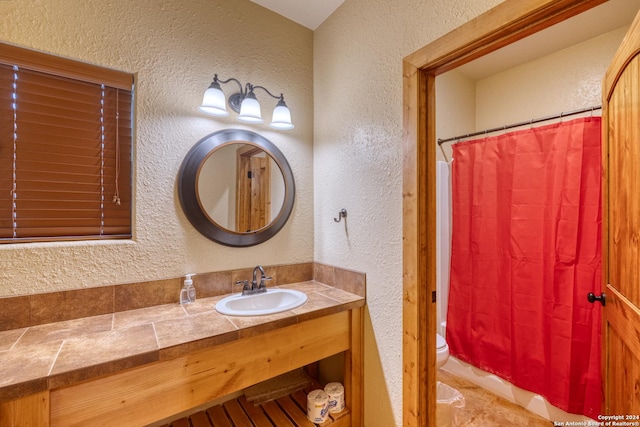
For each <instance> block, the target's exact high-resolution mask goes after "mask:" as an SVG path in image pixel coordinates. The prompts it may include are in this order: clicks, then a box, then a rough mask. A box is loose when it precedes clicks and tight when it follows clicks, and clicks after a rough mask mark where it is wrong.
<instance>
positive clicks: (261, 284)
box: [260, 276, 272, 288]
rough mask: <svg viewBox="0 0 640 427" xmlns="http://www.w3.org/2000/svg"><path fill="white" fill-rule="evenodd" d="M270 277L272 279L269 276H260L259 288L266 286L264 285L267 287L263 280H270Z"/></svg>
mask: <svg viewBox="0 0 640 427" xmlns="http://www.w3.org/2000/svg"><path fill="white" fill-rule="evenodd" d="M271 279H272V278H271V277H267V276H262V278H261V279H260V287H261V288H266V287H267V285H265V284H264V282H265V281H266V280H271Z"/></svg>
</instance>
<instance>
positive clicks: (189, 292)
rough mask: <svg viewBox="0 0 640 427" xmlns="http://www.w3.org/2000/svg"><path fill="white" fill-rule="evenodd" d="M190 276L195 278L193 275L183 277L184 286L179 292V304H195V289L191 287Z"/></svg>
mask: <svg viewBox="0 0 640 427" xmlns="http://www.w3.org/2000/svg"><path fill="white" fill-rule="evenodd" d="M191 276H195V274H185V275H184V284H183V285H182V289H181V290H180V304H191V303H192V302H196V288H194V287H193V280H191Z"/></svg>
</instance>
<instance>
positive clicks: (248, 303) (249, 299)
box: [216, 289, 307, 316]
mask: <svg viewBox="0 0 640 427" xmlns="http://www.w3.org/2000/svg"><path fill="white" fill-rule="evenodd" d="M306 301H307V295H306V294H305V293H304V292H300V291H296V290H293V289H267V292H263V293H260V294H253V295H245V296H243V295H242V294H234V295H230V296H228V297H225V298H223V299H221V300H220V301H218V303H217V304H216V310H217V311H218V312H219V313H222V314H226V315H228V316H262V315H265V314H274V313H280V312H282V311H287V310H291V309H293V308H296V307H299V306H301V305H302V304H304V303H305V302H306Z"/></svg>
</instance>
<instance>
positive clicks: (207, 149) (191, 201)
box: [178, 129, 296, 247]
mask: <svg viewBox="0 0 640 427" xmlns="http://www.w3.org/2000/svg"><path fill="white" fill-rule="evenodd" d="M233 143H248V144H251V145H255V146H257V147H260V148H261V149H262V150H264V151H265V152H266V153H267V154H268V155H270V156H271V158H272V159H273V160H274V161H275V162H276V164H277V165H278V167H279V168H280V171H281V172H282V176H283V179H284V187H285V189H284V201H283V203H282V208H281V209H280V212H279V213H278V215H277V216H276V217H275V219H274V220H273V221H271V223H269V225H267V226H266V227H263V228H261V229H259V230H255V231H252V232H249V233H240V232H237V231H232V230H228V229H226V228H223V227H221V226H220V225H218V224H217V223H216V222H215V221H213V219H211V217H210V216H209V215H208V214H207V212H206V211H205V210H204V209H203V207H202V204H201V203H200V198H199V197H198V177H199V175H200V170H201V169H202V166H203V164H204V162H205V161H206V160H207V159H208V158H209V157H210V156H211V155H213V153H214V152H215V150H216V149H218V148H221V147H223V146H226V145H229V144H233ZM295 191H296V190H295V181H294V179H293V172H292V171H291V167H290V166H289V163H288V162H287V159H286V158H285V157H284V155H283V154H282V152H281V151H280V150H279V149H278V148H277V147H276V146H275V145H274V144H273V143H272V142H271V141H269V140H268V139H267V138H265V137H263V136H262V135H259V134H257V133H255V132H251V131H248V130H243V129H224V130H221V131H218V132H214V133H212V134H209V135H207V136H205V137H204V138H202V139H201V140H199V141H198V142H197V143H196V144H195V145H194V146H193V147H192V148H191V149H190V150H189V152H188V153H187V155H186V156H185V158H184V160H183V161H182V165H180V171H179V172H178V196H179V198H180V204H181V205H182V211H183V212H184V214H185V215H186V217H187V219H188V220H189V222H190V223H191V225H193V226H194V227H195V229H196V230H198V232H200V234H202V235H203V236H205V237H207V238H208V239H210V240H213V241H214V242H217V243H220V244H222V245H226V246H232V247H246V246H254V245H257V244H260V243H263V242H265V241H267V240H269V239H270V238H272V237H273V236H275V235H276V233H278V231H280V230H281V229H282V227H283V226H284V225H285V224H286V222H287V220H288V219H289V216H290V215H291V212H292V211H293V203H294V200H295Z"/></svg>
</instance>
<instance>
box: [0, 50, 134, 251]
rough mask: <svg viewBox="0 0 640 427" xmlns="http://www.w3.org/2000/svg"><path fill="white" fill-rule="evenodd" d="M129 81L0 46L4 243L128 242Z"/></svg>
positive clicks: (0, 239)
mask: <svg viewBox="0 0 640 427" xmlns="http://www.w3.org/2000/svg"><path fill="white" fill-rule="evenodd" d="M132 103H133V75H132V74H129V73H124V72H120V71H114V70H110V69H105V68H102V67H97V66H94V65H90V64H85V63H80V62H76V61H72V60H68V59H65V58H59V57H56V56H52V55H47V54H44V53H40V52H34V51H30V50H27V49H23V48H19V47H15V46H11V45H7V44H2V43H0V243H20V242H33V241H52V240H53V241H56V240H82V239H118V238H130V237H131V198H132V197H131V193H132V192H131V177H132V170H131V169H132V141H133V137H132V133H133V132H132V130H133V119H132V111H133V109H132Z"/></svg>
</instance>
